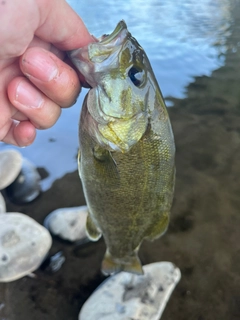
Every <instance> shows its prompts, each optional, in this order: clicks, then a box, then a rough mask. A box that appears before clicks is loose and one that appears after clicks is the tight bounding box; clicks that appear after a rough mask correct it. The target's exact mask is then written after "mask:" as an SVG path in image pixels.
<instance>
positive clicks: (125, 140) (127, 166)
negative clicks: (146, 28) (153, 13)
mask: <svg viewBox="0 0 240 320" xmlns="http://www.w3.org/2000/svg"><path fill="white" fill-rule="evenodd" d="M69 56H70V59H71V60H72V62H73V63H74V64H75V66H76V67H77V68H78V70H79V71H80V73H81V74H82V75H83V76H84V77H85V80H86V82H87V83H88V84H89V85H90V87H91V89H90V91H89V92H88V94H87V96H86V97H85V100H84V103H83V106H82V110H81V116H80V124H79V144H80V148H79V175H80V178H81V181H82V185H83V190H84V194H85V198H86V202H87V206H88V210H89V214H88V219H87V224H86V229H87V233H88V235H89V237H90V239H92V240H98V239H99V238H100V237H101V235H103V237H104V240H105V243H106V246H107V250H106V253H105V256H104V259H103V262H102V271H103V273H105V274H113V273H116V272H119V271H121V270H123V271H127V272H131V273H136V274H142V273H143V271H142V266H141V262H140V260H139V258H138V249H139V247H140V245H141V243H142V241H143V239H148V240H154V239H156V238H158V237H160V236H161V235H162V234H163V233H164V232H165V231H166V229H167V227H168V223H169V214H170V209H171V205H172V200H173V192H174V182H175V165H174V156H175V144H174V137H173V133H172V128H171V124H170V120H169V117H168V113H167V110H166V106H165V103H164V100H163V97H162V94H161V91H160V88H159V86H158V83H157V81H156V78H155V76H154V73H153V70H152V68H151V65H150V62H149V60H148V58H147V56H146V53H145V52H144V50H143V49H142V47H141V46H140V45H139V43H138V42H137V40H136V39H135V38H134V37H132V35H131V33H130V32H129V31H128V30H127V26H126V24H125V22H124V21H120V22H119V23H118V25H117V27H116V28H115V30H114V31H113V33H111V34H110V35H105V36H102V37H101V38H100V39H99V42H95V43H91V44H89V45H88V46H86V47H83V48H80V49H76V50H73V51H71V52H70V53H69Z"/></svg>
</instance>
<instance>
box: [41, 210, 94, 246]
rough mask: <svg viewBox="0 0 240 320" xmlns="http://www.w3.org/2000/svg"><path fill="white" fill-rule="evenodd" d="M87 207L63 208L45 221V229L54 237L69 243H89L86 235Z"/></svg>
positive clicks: (51, 214) (55, 211)
mask: <svg viewBox="0 0 240 320" xmlns="http://www.w3.org/2000/svg"><path fill="white" fill-rule="evenodd" d="M87 214H88V211H87V207H86V206H81V207H72V208H61V209H57V210H54V211H53V212H51V213H50V214H49V215H48V216H47V217H46V219H45V221H44V225H45V227H46V228H47V229H48V230H49V231H50V232H51V233H52V234H54V235H56V236H59V237H60V238H62V239H65V240H69V241H78V240H82V241H84V242H85V241H88V237H87V234H86V228H85V226H86V220H87Z"/></svg>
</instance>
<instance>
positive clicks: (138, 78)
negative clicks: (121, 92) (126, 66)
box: [128, 67, 144, 87]
mask: <svg viewBox="0 0 240 320" xmlns="http://www.w3.org/2000/svg"><path fill="white" fill-rule="evenodd" d="M128 76H129V78H130V79H131V81H132V83H133V84H134V85H135V86H136V87H139V86H140V85H141V84H142V83H143V80H144V72H143V70H141V69H138V68H136V67H131V69H130V70H129V71H128Z"/></svg>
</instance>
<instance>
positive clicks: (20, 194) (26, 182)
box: [6, 158, 41, 204]
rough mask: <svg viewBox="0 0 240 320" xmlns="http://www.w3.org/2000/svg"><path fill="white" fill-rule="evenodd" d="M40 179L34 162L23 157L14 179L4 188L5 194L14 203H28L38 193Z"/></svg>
mask: <svg viewBox="0 0 240 320" xmlns="http://www.w3.org/2000/svg"><path fill="white" fill-rule="evenodd" d="M40 180H41V177H40V175H39V173H38V171H37V169H36V167H35V166H34V164H33V163H32V162H30V161H29V160H27V159H26V158H23V160H22V167H21V171H20V173H19V175H18V177H17V178H16V179H15V181H14V182H13V183H12V184H11V185H10V186H8V187H7V188H6V194H7V196H8V198H9V199H10V200H11V201H12V202H14V203H17V204H25V203H29V202H31V201H33V200H35V199H36V198H37V197H38V196H39V195H40V192H41V186H40Z"/></svg>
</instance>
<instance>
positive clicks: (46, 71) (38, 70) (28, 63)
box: [22, 50, 58, 82]
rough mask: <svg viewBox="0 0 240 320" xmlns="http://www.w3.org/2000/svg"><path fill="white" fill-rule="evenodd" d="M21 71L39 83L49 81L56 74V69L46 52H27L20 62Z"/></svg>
mask: <svg viewBox="0 0 240 320" xmlns="http://www.w3.org/2000/svg"><path fill="white" fill-rule="evenodd" d="M22 71H23V72H24V73H25V75H27V76H30V77H31V76H32V77H34V78H36V79H38V80H41V81H46V82H48V81H51V80H52V79H54V78H55V77H56V76H57V74H58V67H57V65H56V63H55V61H54V60H53V59H52V58H51V57H50V56H49V53H48V52H45V51H43V52H39V50H38V51H37V52H35V51H33V50H32V51H29V52H27V53H26V54H25V56H24V58H23V60H22Z"/></svg>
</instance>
